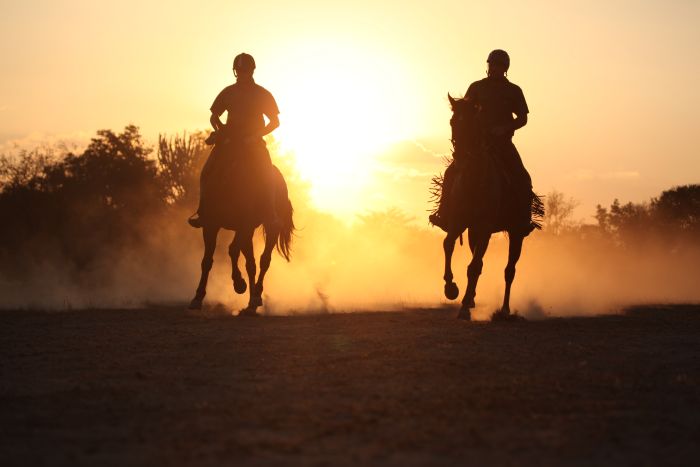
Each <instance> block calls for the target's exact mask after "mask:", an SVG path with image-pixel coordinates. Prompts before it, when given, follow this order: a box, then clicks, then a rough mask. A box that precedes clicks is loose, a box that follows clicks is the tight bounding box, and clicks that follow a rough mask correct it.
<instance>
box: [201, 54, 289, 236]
mask: <svg viewBox="0 0 700 467" xmlns="http://www.w3.org/2000/svg"><path fill="white" fill-rule="evenodd" d="M254 72H255V60H254V59H253V57H252V56H251V55H249V54H247V53H242V54H239V55H237V56H236V58H235V59H234V61H233V74H234V76H235V77H236V82H235V83H234V84H232V85H230V86H227V87H225V88H224V89H223V90H222V91H221V92H220V93H219V95H218V96H216V99H214V103H213V104H212V105H211V118H210V119H209V121H210V122H211V125H212V127H213V128H214V132H213V133H212V135H211V136H210V137H209V138H208V139H207V142H210V143H215V146H214V148H213V149H212V151H211V154H210V155H209V158H208V159H207V162H206V163H205V164H204V167H203V168H202V173H201V175H200V181H199V185H200V194H199V208H198V209H197V213H196V214H195V215H193V216H192V217H190V218H189V220H188V222H189V224H190V225H191V226H192V227H196V228H199V227H202V223H203V220H206V217H207V215H206V212H207V203H209V202H210V199H209V197H210V196H211V195H209V186H210V185H211V184H212V181H213V178H214V177H216V176H217V175H218V174H219V173H220V169H221V167H222V164H225V163H231V161H232V159H233V158H237V157H243V158H250V159H249V160H251V162H253V164H254V165H255V168H256V169H258V170H255V172H256V173H257V174H259V175H260V183H262V184H263V188H264V192H265V193H266V196H265V198H266V199H265V204H266V208H265V213H264V218H265V219H266V221H267V223H273V224H279V221H278V220H277V214H276V209H275V205H274V185H273V183H272V170H271V169H272V162H271V160H270V153H269V152H268V150H267V146H266V145H265V141H264V140H263V136H265V135H267V134H269V133H271V132H272V131H273V130H274V129H275V128H277V127H278V126H279V124H280V122H279V109H278V108H277V103H276V102H275V98H274V97H272V94H271V93H270V92H269V91H268V90H267V89H265V88H263V87H262V86H260V85H258V84H257V83H255V80H254V79H253V73H254ZM224 112H227V115H226V124H224V123H222V122H221V119H220V117H221V115H222V114H223V113H224ZM265 117H267V119H268V123H267V124H265Z"/></svg>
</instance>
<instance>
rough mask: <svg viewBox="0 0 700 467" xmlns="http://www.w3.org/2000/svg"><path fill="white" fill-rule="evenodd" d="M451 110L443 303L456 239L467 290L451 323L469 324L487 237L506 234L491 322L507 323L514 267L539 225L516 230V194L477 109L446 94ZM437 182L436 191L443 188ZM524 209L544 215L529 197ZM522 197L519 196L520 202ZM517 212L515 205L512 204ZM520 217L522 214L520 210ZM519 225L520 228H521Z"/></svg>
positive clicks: (450, 292)
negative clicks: (499, 294) (461, 245)
mask: <svg viewBox="0 0 700 467" xmlns="http://www.w3.org/2000/svg"><path fill="white" fill-rule="evenodd" d="M447 97H448V100H449V102H450V106H451V108H452V112H453V114H452V118H451V119H450V126H451V128H452V145H453V149H454V151H453V155H454V158H455V162H456V171H457V172H458V173H457V175H456V179H455V182H454V184H453V187H452V190H451V191H450V192H449V193H445V194H444V195H445V196H448V197H449V198H448V201H449V204H448V205H447V206H448V227H447V235H446V237H445V239H444V241H443V250H444V253H445V272H444V276H443V279H444V281H445V287H444V293H445V297H447V298H448V299H450V300H455V299H456V298H457V297H458V296H459V288H458V287H457V284H456V283H455V282H454V276H453V274H452V254H453V252H454V248H455V242H456V241H457V239H458V238H459V239H460V242H461V240H462V234H463V233H464V231H465V230H467V229H468V243H469V249H470V250H471V252H472V260H471V262H470V263H469V266H468V267H467V288H466V291H465V293H464V297H463V299H462V305H461V307H460V309H459V313H458V315H457V317H458V318H459V319H465V320H470V319H471V309H472V308H474V307H475V306H476V304H475V297H476V286H477V283H478V281H479V276H480V275H481V271H482V268H483V258H484V254H485V253H486V249H487V248H488V245H489V241H490V239H491V235H492V234H493V233H496V232H500V231H506V232H507V233H508V239H509V247H508V263H507V265H506V268H505V274H504V275H505V283H506V287H505V294H504V297H503V304H502V306H501V308H500V310H498V311H497V312H495V313H494V315H493V319H512V318H514V317H515V315H512V314H511V310H510V294H511V286H512V284H513V280H514V278H515V265H516V264H517V262H518V259H519V258H520V255H521V252H522V247H523V240H524V238H525V237H526V236H527V235H528V234H529V233H530V231H531V230H532V229H533V228H540V224H539V222H537V220H534V221H532V222H531V228H530V229H523V228H518V227H516V225H515V224H516V222H514V219H515V217H514V215H515V209H514V204H515V203H513V202H512V199H513V198H514V197H515V196H517V195H518V194H519V193H517V192H514V191H513V190H512V186H511V181H510V180H509V179H508V174H507V171H505V170H504V167H503V165H502V163H500V162H499V160H498V158H497V157H495V155H494V151H493V150H492V148H490V147H489V142H488V140H487V138H485V137H484V132H483V131H482V129H481V127H480V121H479V117H478V112H477V109H476V108H475V106H474V104H473V103H471V102H470V101H469V100H466V99H454V98H453V97H452V96H450V95H449V94H448V96H447ZM442 182H443V180H438V181H437V183H438V186H439V189H440V190H441V189H442V188H443V183H442ZM530 193H531V199H530V200H526V201H527V202H528V203H529V204H530V208H531V212H532V213H533V214H534V216H533V217H535V219H539V218H541V216H542V215H543V214H544V210H543V206H542V201H541V199H540V198H539V197H538V196H536V195H535V194H534V193H532V191H531V190H530ZM521 197H522V196H521ZM515 206H516V207H517V204H515ZM520 211H522V209H521V210H520ZM521 224H522V223H521Z"/></svg>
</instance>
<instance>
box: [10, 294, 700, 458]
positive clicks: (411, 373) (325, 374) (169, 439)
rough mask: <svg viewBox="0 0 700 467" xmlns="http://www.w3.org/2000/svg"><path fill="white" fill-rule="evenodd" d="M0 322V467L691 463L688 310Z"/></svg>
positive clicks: (82, 314)
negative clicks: (466, 317)
mask: <svg viewBox="0 0 700 467" xmlns="http://www.w3.org/2000/svg"><path fill="white" fill-rule="evenodd" d="M454 316H455V312H454V311H446V310H411V311H405V312H387V313H382V312H376V313H352V314H326V315H307V316H287V317H258V318H235V317H231V316H227V315H225V314H222V313H219V312H217V311H216V310H213V311H209V312H204V313H190V312H185V311H183V310H181V309H177V308H160V309H148V310H131V311H124V310H115V311H111V310H110V311H104V310H90V311H74V312H60V313H43V312H30V311H4V312H0V377H1V378H0V464H1V465H3V466H9V465H128V464H133V465H232V464H235V465H246V464H265V465H270V464H305V465H321V464H327V465H337V464H346V465H347V464H353V465H355V464H360V463H363V464H382V465H452V464H457V463H459V464H471V465H561V464H567V465H593V464H607V465H691V464H694V463H695V462H697V458H698V456H699V455H700V390H699V386H698V383H700V306H668V307H638V308H634V309H629V310H627V311H626V312H625V313H622V314H620V315H618V316H603V317H594V318H567V319H546V320H540V321H527V322H514V323H487V322H476V323H465V322H462V321H458V320H456V319H454Z"/></svg>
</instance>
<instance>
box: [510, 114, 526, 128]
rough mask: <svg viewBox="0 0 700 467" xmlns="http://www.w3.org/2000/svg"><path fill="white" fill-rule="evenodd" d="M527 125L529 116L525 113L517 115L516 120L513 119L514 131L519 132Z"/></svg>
mask: <svg viewBox="0 0 700 467" xmlns="http://www.w3.org/2000/svg"><path fill="white" fill-rule="evenodd" d="M525 125H527V114H526V113H523V114H520V115H516V116H515V118H514V119H513V131H515V130H519V129H520V128H522V127H524V126H525Z"/></svg>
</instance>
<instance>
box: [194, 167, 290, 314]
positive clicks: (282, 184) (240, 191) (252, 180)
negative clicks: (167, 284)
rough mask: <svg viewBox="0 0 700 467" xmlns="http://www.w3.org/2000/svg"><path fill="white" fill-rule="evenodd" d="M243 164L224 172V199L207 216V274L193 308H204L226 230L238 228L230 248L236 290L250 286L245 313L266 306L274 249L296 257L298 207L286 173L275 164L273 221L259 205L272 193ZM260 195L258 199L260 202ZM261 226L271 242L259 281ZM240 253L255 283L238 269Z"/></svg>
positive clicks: (204, 232) (204, 271)
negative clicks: (256, 245) (265, 287)
mask: <svg viewBox="0 0 700 467" xmlns="http://www.w3.org/2000/svg"><path fill="white" fill-rule="evenodd" d="M241 168H242V167H240V165H238V166H236V165H235V164H234V165H232V166H230V167H229V169H230V170H229V172H230V173H229V174H228V175H229V176H228V178H226V177H223V179H224V181H225V182H226V183H223V188H222V189H221V190H220V191H219V192H218V193H217V195H218V196H217V198H218V199H219V201H220V202H219V203H217V204H216V205H215V206H212V208H211V210H210V215H208V216H207V217H206V218H204V219H203V221H202V237H203V239H204V255H203V258H202V274H201V277H200V280H199V285H198V286H197V291H196V292H195V296H194V298H193V299H192V301H191V302H190V306H189V308H190V309H193V310H199V309H201V308H202V302H203V300H204V296H205V295H206V288H207V280H208V278H209V271H211V268H212V265H213V263H214V251H215V249H216V238H217V236H218V233H219V230H221V229H227V230H232V231H234V232H235V233H234V237H233V240H232V241H231V244H230V245H229V248H228V252H229V256H230V257H231V268H232V273H231V278H232V280H233V289H234V291H235V292H236V293H238V294H244V293H245V292H246V289H248V290H249V300H248V305H247V306H246V308H244V309H242V310H240V312H239V316H246V315H250V316H254V315H256V314H257V308H258V307H260V306H262V305H263V300H262V293H263V281H264V279H265V274H266V273H267V271H268V269H269V268H270V262H271V261H272V251H273V250H274V249H275V248H276V249H277V252H278V253H279V254H280V255H281V256H282V257H283V258H284V259H286V260H287V261H289V260H290V247H291V242H292V235H293V233H294V219H293V215H294V208H293V207H292V203H291V201H290V200H289V194H288V190H287V183H286V181H285V180H284V176H283V175H282V173H281V172H280V171H279V169H278V168H277V167H276V166H274V165H273V166H272V168H271V170H272V181H273V183H272V185H273V187H274V191H275V195H274V196H275V203H274V205H275V210H276V212H277V218H278V219H279V223H272V222H270V221H265V220H264V217H265V216H263V211H262V210H261V209H259V207H260V206H259V204H261V202H260V199H261V197H263V196H266V195H265V193H261V191H262V190H261V189H260V185H258V184H257V179H256V177H252V176H250V174H249V173H247V172H246V171H245V170H240V169H241ZM224 200H226V201H224ZM255 200H257V201H258V202H257V203H256V202H255ZM267 217H269V216H267ZM260 225H262V227H263V235H264V238H265V247H264V249H263V252H262V254H261V256H260V274H259V275H258V277H257V280H256V272H257V266H256V263H255V254H254V251H253V234H254V233H255V231H256V229H257V228H258V227H259V226H260ZM240 253H243V257H244V258H245V269H246V273H247V276H248V283H249V284H250V287H248V284H247V283H246V281H245V279H244V278H243V275H242V274H241V271H240V270H239V269H238V258H239V256H240Z"/></svg>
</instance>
